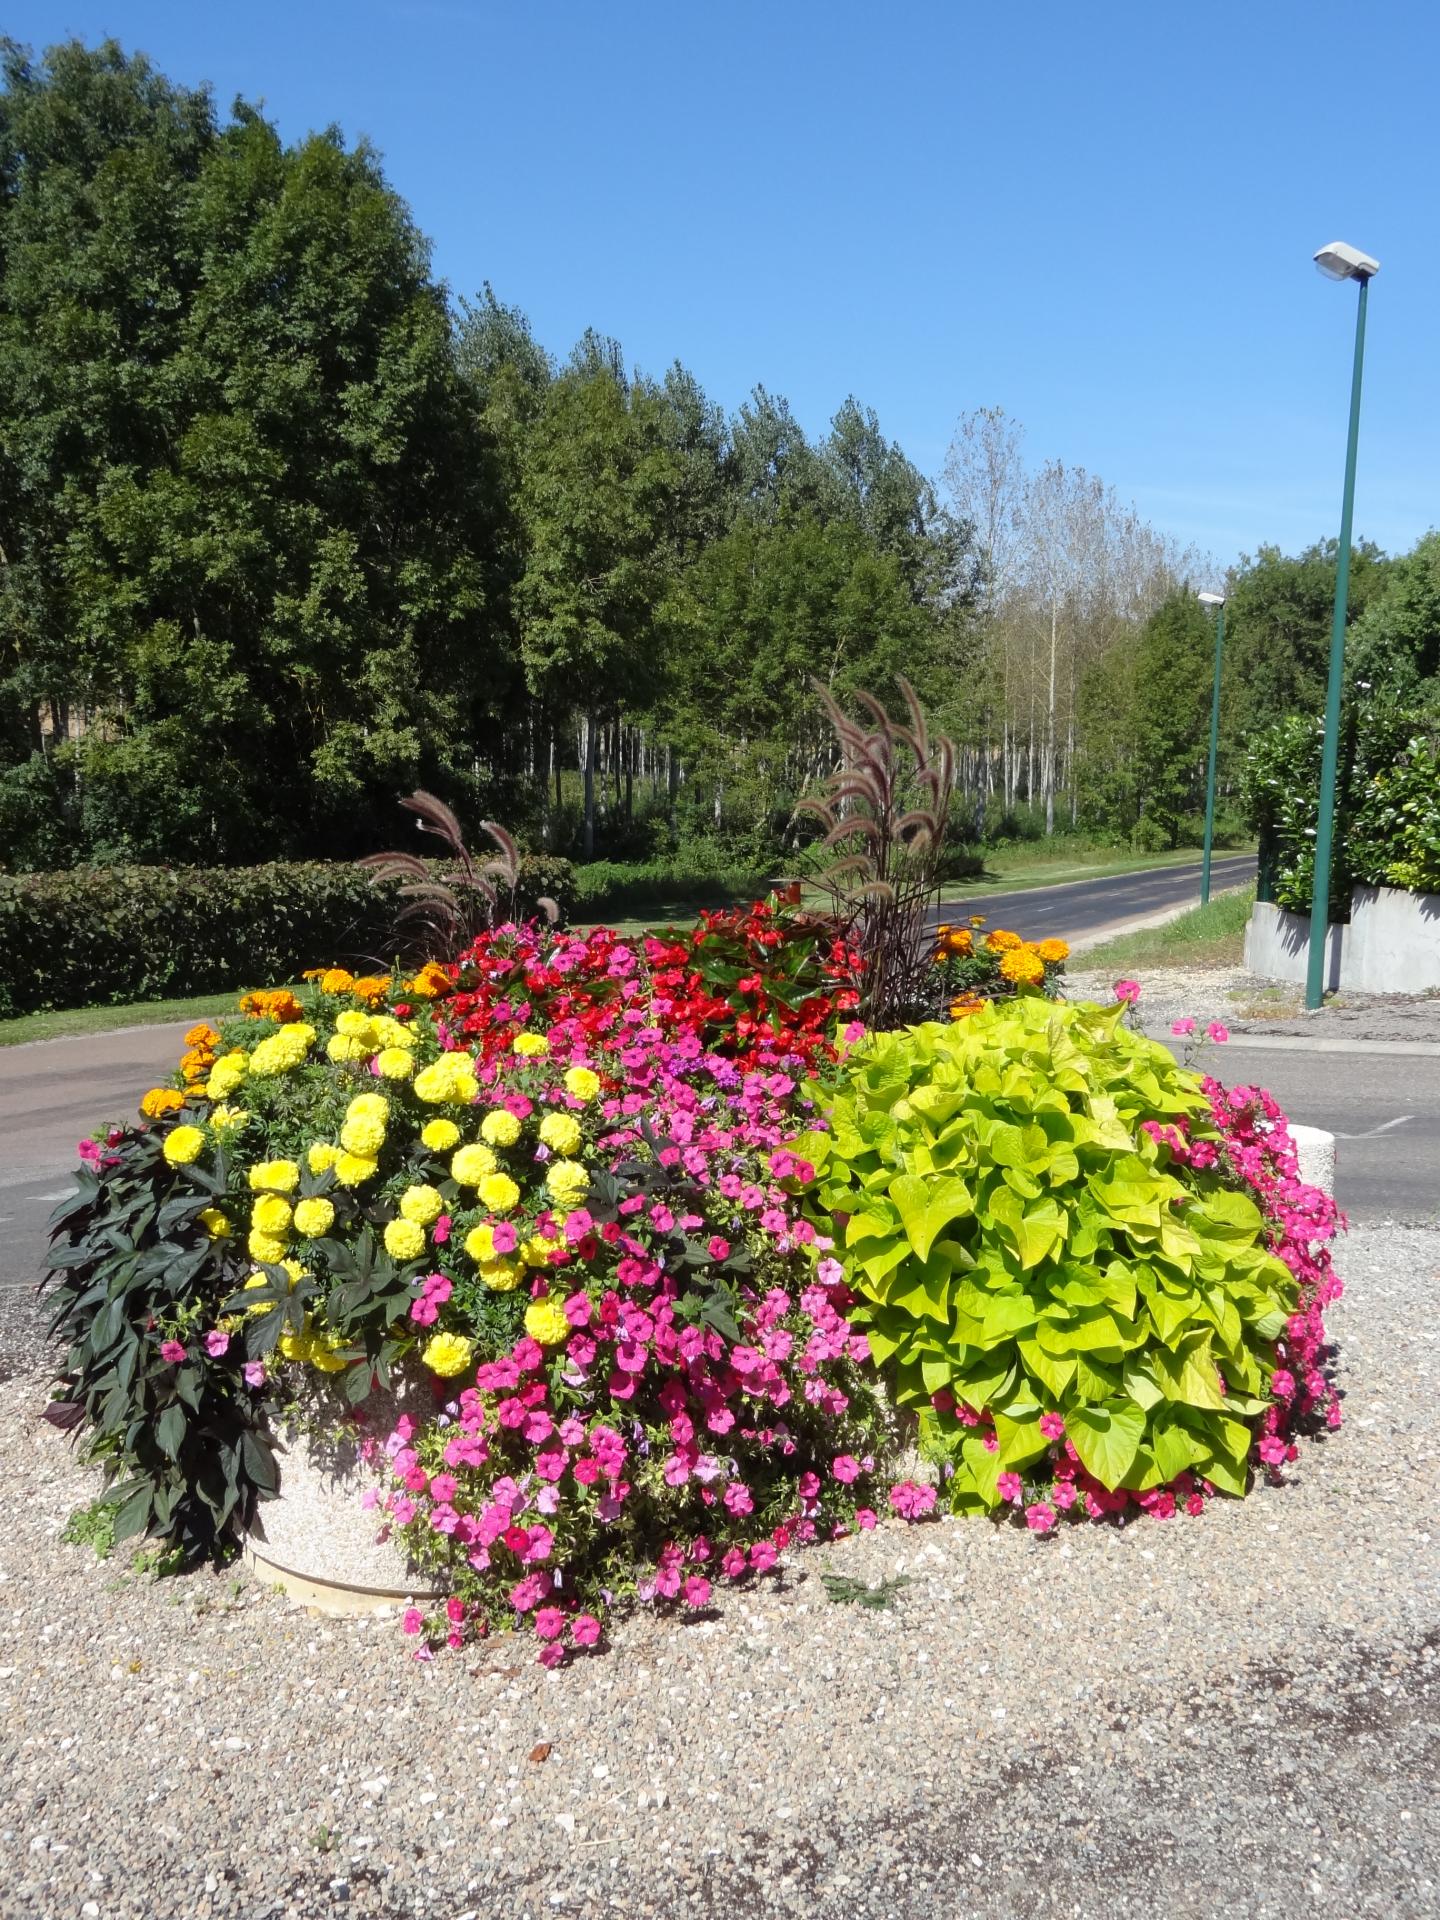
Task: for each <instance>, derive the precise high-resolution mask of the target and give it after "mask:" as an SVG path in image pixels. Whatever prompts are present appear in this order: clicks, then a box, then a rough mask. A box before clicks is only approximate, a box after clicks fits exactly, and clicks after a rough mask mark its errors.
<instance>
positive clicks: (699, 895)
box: [574, 859, 773, 920]
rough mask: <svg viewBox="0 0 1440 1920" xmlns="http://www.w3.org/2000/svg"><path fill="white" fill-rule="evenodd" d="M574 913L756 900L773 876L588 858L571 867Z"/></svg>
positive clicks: (668, 909) (589, 915) (593, 916)
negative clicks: (740, 899)
mask: <svg viewBox="0 0 1440 1920" xmlns="http://www.w3.org/2000/svg"><path fill="white" fill-rule="evenodd" d="M574 875H575V891H574V900H575V917H576V918H577V919H579V920H603V919H605V918H606V917H610V918H612V919H621V918H625V917H628V916H631V915H637V916H638V915H644V914H647V913H652V912H653V913H655V914H658V915H662V916H663V915H666V914H670V913H673V912H675V911H677V910H678V909H679V908H682V907H686V908H695V907H723V906H727V905H728V904H729V903H730V902H731V901H732V900H735V899H738V898H741V897H743V898H745V899H749V900H761V899H763V898H764V897H765V895H766V894H767V893H768V892H769V890H770V888H771V886H772V884H773V880H772V878H771V875H770V874H769V873H767V872H765V871H764V870H763V869H757V868H755V867H753V866H746V867H720V868H715V867H710V866H708V865H707V866H703V867H696V866H692V865H690V864H688V863H687V862H686V861H684V860H683V859H682V860H637V861H622V860H591V861H589V862H588V863H587V864H586V865H585V866H583V867H576V868H575V870H574Z"/></svg>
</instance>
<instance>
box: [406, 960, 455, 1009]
mask: <svg viewBox="0 0 1440 1920" xmlns="http://www.w3.org/2000/svg"><path fill="white" fill-rule="evenodd" d="M450 986H451V981H450V976H449V974H448V973H447V972H446V971H445V969H444V967H442V966H441V965H440V963H439V961H437V960H427V961H426V962H425V964H424V966H423V967H421V969H420V971H419V972H418V973H417V974H416V975H415V977H414V979H413V980H407V981H406V982H405V991H406V993H413V994H414V995H415V997H416V999H417V1000H438V999H439V998H440V996H441V994H444V993H449V991H450Z"/></svg>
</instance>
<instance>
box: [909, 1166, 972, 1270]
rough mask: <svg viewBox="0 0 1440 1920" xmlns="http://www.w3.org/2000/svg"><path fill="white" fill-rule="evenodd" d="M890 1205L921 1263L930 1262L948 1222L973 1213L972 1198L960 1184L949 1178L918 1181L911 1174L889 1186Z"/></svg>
mask: <svg viewBox="0 0 1440 1920" xmlns="http://www.w3.org/2000/svg"><path fill="white" fill-rule="evenodd" d="M890 1198H891V1199H892V1200H893V1201H894V1203H895V1206H896V1209H897V1211H898V1212H899V1215H900V1218H901V1220H902V1221H903V1222H904V1226H905V1231H906V1233H907V1234H908V1235H909V1237H910V1244H911V1246H912V1247H913V1248H914V1249H915V1253H916V1256H917V1257H918V1258H919V1259H921V1260H928V1259H929V1258H930V1249H931V1247H932V1246H933V1245H934V1243H935V1240H936V1239H937V1238H938V1236H939V1235H940V1234H941V1233H943V1231H944V1230H945V1228H946V1227H947V1226H949V1224H950V1222H951V1221H952V1220H958V1219H960V1218H961V1217H962V1216H963V1215H965V1214H969V1213H973V1212H974V1210H975V1202H974V1198H973V1196H972V1195H971V1192H970V1189H969V1188H968V1187H967V1186H966V1184H965V1182H964V1181H963V1180H959V1179H957V1178H956V1177H955V1176H954V1175H953V1174H952V1175H948V1176H946V1177H945V1178H942V1179H938V1180H936V1179H931V1180H922V1179H920V1178H919V1177H918V1176H917V1175H915V1174H908V1173H907V1174H901V1175H900V1176H899V1177H898V1178H897V1179H895V1180H892V1181H891V1183H890Z"/></svg>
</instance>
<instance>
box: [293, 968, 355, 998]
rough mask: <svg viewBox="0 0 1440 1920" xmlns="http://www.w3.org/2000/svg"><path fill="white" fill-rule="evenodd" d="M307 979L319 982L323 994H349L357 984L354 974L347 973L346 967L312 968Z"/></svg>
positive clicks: (306, 976)
mask: <svg viewBox="0 0 1440 1920" xmlns="http://www.w3.org/2000/svg"><path fill="white" fill-rule="evenodd" d="M305 978H306V979H307V980H318V981H319V982H320V991H321V992H322V993H349V991H350V989H351V988H352V987H353V986H354V984H355V976H354V974H353V973H347V972H346V971H345V969H344V967H312V968H311V969H310V971H309V973H307V974H306V975H305Z"/></svg>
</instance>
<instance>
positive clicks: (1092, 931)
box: [940, 853, 1255, 950]
mask: <svg viewBox="0 0 1440 1920" xmlns="http://www.w3.org/2000/svg"><path fill="white" fill-rule="evenodd" d="M1254 877H1255V856H1254V854H1253V853H1241V854H1232V855H1227V856H1226V857H1225V858H1223V859H1220V860H1216V861H1215V862H1214V863H1213V865H1212V867H1211V869H1210V884H1211V888H1212V890H1213V891H1214V892H1216V893H1221V892H1223V891H1225V890H1226V889H1227V888H1230V887H1243V886H1247V885H1248V884H1249V882H1250V881H1251V880H1253V879H1254ZM1199 904H1200V863H1199V861H1198V860H1197V861H1195V863H1194V864H1193V865H1187V866H1182V867H1147V868H1145V869H1144V870H1143V871H1142V872H1140V873H1119V874H1112V875H1111V876H1110V878H1108V879H1104V880H1067V881H1066V882H1065V883H1064V884H1063V885H1061V886H1056V887H1031V888H1019V889H1013V888H1012V889H1011V890H1010V891H1009V892H998V893H986V892H982V891H980V890H979V889H977V890H976V891H975V892H974V893H970V892H965V893H961V894H957V895H956V897H955V898H954V899H952V900H947V901H946V902H945V905H944V907H943V908H942V909H941V916H940V917H941V918H942V919H950V920H957V921H963V919H964V918H965V916H966V915H967V914H971V913H983V914H984V915H985V916H986V918H987V919H988V920H989V922H990V924H991V925H992V926H1009V927H1012V928H1013V929H1014V931H1015V932H1016V933H1021V934H1023V935H1024V936H1025V938H1026V939H1027V940H1043V939H1045V938H1047V937H1049V936H1052V935H1053V936H1054V937H1055V938H1056V939H1060V940H1068V941H1069V942H1070V945H1071V946H1072V947H1073V948H1076V949H1077V950H1079V949H1081V948H1083V947H1085V946H1092V945H1094V944H1095V943H1096V942H1097V941H1100V940H1108V939H1109V938H1110V937H1111V936H1112V935H1113V934H1117V933H1124V932H1126V931H1127V930H1128V929H1130V928H1132V927H1135V926H1140V925H1144V924H1147V923H1150V922H1153V921H1154V920H1156V919H1157V918H1159V919H1164V918H1168V916H1169V915H1170V914H1172V913H1177V912H1179V911H1181V910H1182V909H1183V908H1185V907H1198V906H1199Z"/></svg>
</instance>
